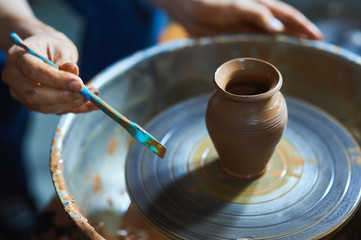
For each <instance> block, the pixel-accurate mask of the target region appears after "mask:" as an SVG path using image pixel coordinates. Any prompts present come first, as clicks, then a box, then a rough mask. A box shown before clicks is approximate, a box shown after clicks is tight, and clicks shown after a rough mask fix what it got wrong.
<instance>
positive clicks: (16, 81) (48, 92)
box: [9, 71, 86, 107]
mask: <svg viewBox="0 0 361 240" xmlns="http://www.w3.org/2000/svg"><path fill="white" fill-rule="evenodd" d="M12 76H13V80H12V82H11V83H10V84H9V86H10V87H11V88H12V89H13V91H14V92H16V93H17V95H18V98H20V99H21V102H22V103H23V104H26V105H50V104H66V103H70V102H73V104H74V107H76V106H78V105H80V104H83V103H84V102H85V101H86V100H85V98H84V97H83V96H82V95H81V94H80V93H74V92H71V91H68V90H59V89H55V88H52V87H47V86H45V85H42V86H39V85H35V84H32V83H31V81H27V80H26V77H25V76H23V75H22V74H21V73H20V72H18V71H14V72H13V73H12Z"/></svg>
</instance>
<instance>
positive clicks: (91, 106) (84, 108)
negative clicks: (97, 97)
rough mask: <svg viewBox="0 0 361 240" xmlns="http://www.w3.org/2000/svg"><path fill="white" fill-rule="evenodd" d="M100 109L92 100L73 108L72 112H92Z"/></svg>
mask: <svg viewBox="0 0 361 240" xmlns="http://www.w3.org/2000/svg"><path fill="white" fill-rule="evenodd" d="M97 110H99V108H98V107H97V106H95V105H94V104H92V103H91V102H87V103H85V104H83V105H81V106H79V107H78V108H75V109H72V111H71V112H72V113H87V112H92V111H97Z"/></svg>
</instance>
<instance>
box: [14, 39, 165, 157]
mask: <svg viewBox="0 0 361 240" xmlns="http://www.w3.org/2000/svg"><path fill="white" fill-rule="evenodd" d="M10 41H11V42H12V43H14V44H16V45H17V46H19V47H21V48H23V49H24V50H26V51H27V52H28V53H30V54H31V55H33V56H35V57H37V58H39V59H41V60H43V61H44V62H45V63H47V64H49V65H51V66H53V67H55V68H57V69H59V67H58V66H57V65H55V64H54V63H53V62H52V61H50V60H49V59H47V58H45V57H43V56H41V55H40V54H38V53H36V52H35V51H33V50H32V49H30V48H28V47H27V46H26V45H25V44H24V43H23V40H22V39H21V38H20V37H19V36H18V35H17V34H16V33H11V34H10ZM81 94H82V95H83V96H84V97H85V98H86V99H87V100H89V101H90V102H92V103H93V104H94V105H95V106H97V107H98V108H99V109H100V110H102V111H103V112H104V113H105V114H107V115H108V116H109V117H111V118H112V119H113V120H114V121H116V122H117V123H119V124H120V125H121V126H123V127H124V128H125V129H126V130H127V131H128V133H129V134H130V135H131V136H133V137H134V138H135V139H136V140H138V141H139V142H140V143H142V144H143V145H144V146H146V147H147V148H148V149H149V150H151V151H152V152H154V153H155V154H157V155H158V156H159V157H161V158H163V157H164V155H165V152H166V148H165V147H164V146H163V145H162V144H161V143H159V142H158V140H156V139H155V138H154V137H153V136H152V135H150V134H149V133H148V132H146V131H145V130H144V129H143V128H142V127H140V126H139V125H138V124H136V123H134V122H131V121H129V120H128V119H127V118H126V117H124V116H123V115H121V114H120V113H118V112H117V111H116V110H115V109H114V108H112V107H111V106H110V105H109V104H107V103H106V102H104V101H103V100H102V99H101V98H99V97H98V96H97V95H95V94H94V93H93V92H91V91H89V89H88V88H87V87H86V86H85V85H83V89H82V90H81Z"/></svg>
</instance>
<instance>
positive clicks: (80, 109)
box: [24, 102, 97, 114]
mask: <svg viewBox="0 0 361 240" xmlns="http://www.w3.org/2000/svg"><path fill="white" fill-rule="evenodd" d="M24 106H25V107H26V108H27V109H29V110H31V111H37V112H41V113H49V114H65V113H71V112H72V113H85V112H90V111H94V110H97V108H95V107H94V105H93V104H91V103H90V102H86V103H83V104H82V105H80V106H77V107H75V108H74V107H73V106H72V105H69V104H58V105H41V106H34V105H32V106H26V105H24Z"/></svg>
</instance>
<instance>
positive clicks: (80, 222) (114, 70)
mask: <svg viewBox="0 0 361 240" xmlns="http://www.w3.org/2000/svg"><path fill="white" fill-rule="evenodd" d="M243 41H254V42H260V43H262V42H279V43H287V44H294V45H298V46H305V47H307V48H311V49H316V50H322V51H324V52H329V53H331V54H334V55H337V56H339V57H341V58H344V59H345V60H347V61H349V62H350V63H355V64H358V65H360V67H361V57H360V56H358V55H356V54H354V53H352V52H350V51H348V50H346V49H343V48H340V47H338V46H335V45H333V44H329V43H325V42H320V41H309V40H300V39H296V38H293V37H288V36H283V35H280V36H269V35H228V36H227V35H226V36H217V37H205V38H200V39H180V40H174V41H170V42H167V43H163V44H159V45H156V46H154V47H151V48H149V49H146V50H143V51H139V52H137V53H135V54H133V55H131V56H129V57H127V58H125V59H123V60H120V61H118V62H116V63H114V64H113V65H111V66H109V67H108V68H106V69H104V70H103V71H102V72H101V73H99V74H98V75H96V76H95V77H94V78H93V80H92V84H93V85H94V86H95V87H97V88H99V89H100V90H101V87H102V86H103V85H105V84H107V83H108V82H109V81H110V80H111V79H112V78H114V76H118V75H120V74H122V73H124V72H125V71H127V70H128V69H129V68H131V67H132V66H134V65H136V64H138V63H139V62H141V61H143V60H145V59H149V58H151V57H153V56H155V55H158V54H160V53H165V52H171V51H176V50H179V49H183V48H187V47H193V46H205V45H210V44H217V43H227V42H243ZM75 116H76V115H74V114H66V115H63V116H62V117H61V118H60V120H59V123H58V125H57V131H56V132H55V134H54V138H53V144H52V147H51V156H50V166H58V167H51V169H50V170H51V176H52V180H53V184H54V187H55V190H56V192H57V195H58V196H59V199H60V200H61V202H62V204H63V206H64V209H65V211H66V212H67V213H68V214H69V215H70V217H71V218H72V219H73V220H74V222H75V223H76V225H77V226H78V227H79V228H80V229H81V230H82V231H83V232H84V233H85V234H86V235H87V236H89V237H90V238H92V239H104V238H103V237H102V236H101V235H100V234H98V233H97V232H96V231H95V230H94V228H93V227H92V226H91V225H90V224H89V223H88V222H87V219H86V218H85V217H84V216H83V215H82V214H81V213H80V211H79V208H78V206H77V205H76V203H74V202H73V201H72V200H71V197H70V196H71V195H72V194H71V193H69V192H68V190H67V188H66V182H64V176H63V174H62V168H61V165H62V162H63V159H62V145H63V141H64V139H66V138H67V134H68V130H69V126H70V125H71V124H72V122H73V121H74V118H75ZM63 164H66V159H64V162H63ZM354 210H356V209H354ZM353 213H354V211H351V212H350V213H349V214H350V215H352V214H353Z"/></svg>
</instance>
